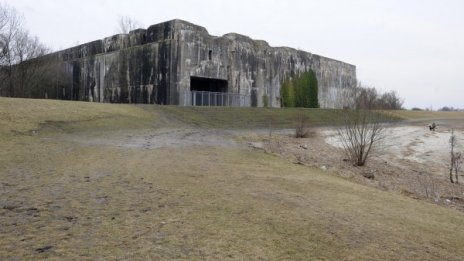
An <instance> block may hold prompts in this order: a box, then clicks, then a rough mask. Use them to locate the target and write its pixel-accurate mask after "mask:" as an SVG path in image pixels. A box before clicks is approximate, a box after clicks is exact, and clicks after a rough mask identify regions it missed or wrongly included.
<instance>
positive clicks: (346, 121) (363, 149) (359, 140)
mask: <svg viewBox="0 0 464 261" xmlns="http://www.w3.org/2000/svg"><path fill="white" fill-rule="evenodd" d="M390 120H391V116H389V115H388V114H384V113H380V112H375V111H371V110H344V111H343V112H342V125H341V127H339V128H338V130H337V134H338V136H339V138H340V141H341V143H342V145H343V148H344V151H345V153H346V156H347V157H348V159H349V160H350V161H351V162H352V163H353V164H354V165H355V166H364V165H365V164H366V161H367V159H368V158H369V156H370V155H371V153H372V152H373V151H375V150H377V149H380V147H381V146H382V141H383V140H384V139H385V138H386V136H387V132H386V128H385V123H386V122H388V121H390Z"/></svg>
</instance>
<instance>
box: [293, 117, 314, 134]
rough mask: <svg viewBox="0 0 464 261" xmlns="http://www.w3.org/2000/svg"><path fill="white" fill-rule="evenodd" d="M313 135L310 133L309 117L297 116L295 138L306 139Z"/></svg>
mask: <svg viewBox="0 0 464 261" xmlns="http://www.w3.org/2000/svg"><path fill="white" fill-rule="evenodd" d="M313 135H314V132H313V131H311V128H310V127H309V117H308V116H306V115H304V114H303V113H300V114H298V116H297V117H296V128H295V137H296V138H308V137H310V136H313Z"/></svg>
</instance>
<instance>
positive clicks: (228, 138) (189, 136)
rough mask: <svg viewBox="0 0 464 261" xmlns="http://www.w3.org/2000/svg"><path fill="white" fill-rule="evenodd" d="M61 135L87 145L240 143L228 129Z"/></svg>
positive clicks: (144, 146) (156, 146)
mask: <svg viewBox="0 0 464 261" xmlns="http://www.w3.org/2000/svg"><path fill="white" fill-rule="evenodd" d="M62 139H65V140H68V141H74V142H77V143H81V144H87V145H96V146H98V145H110V146H115V147H121V148H142V149H147V150H153V149H160V148H191V147H215V148H231V147H236V146H238V143H237V142H236V141H235V140H234V139H233V136H232V135H231V134H230V133H228V132H227V131H222V130H206V129H195V128H172V129H152V130H146V131H138V132H122V133H121V132H113V133H105V135H104V136H95V135H85V134H74V135H73V134H69V135H63V136H62Z"/></svg>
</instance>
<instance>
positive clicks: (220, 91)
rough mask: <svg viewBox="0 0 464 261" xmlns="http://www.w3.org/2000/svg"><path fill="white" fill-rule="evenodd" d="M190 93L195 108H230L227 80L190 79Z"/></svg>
mask: <svg viewBox="0 0 464 261" xmlns="http://www.w3.org/2000/svg"><path fill="white" fill-rule="evenodd" d="M190 91H191V95H192V97H191V98H192V105H193V106H230V105H229V103H230V100H231V98H230V97H228V93H227V81H226V80H221V79H214V78H203V77H190Z"/></svg>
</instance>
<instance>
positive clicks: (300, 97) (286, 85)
mask: <svg viewBox="0 0 464 261" xmlns="http://www.w3.org/2000/svg"><path fill="white" fill-rule="evenodd" d="M318 88H319V87H318V83H317V78H316V74H315V73H314V71H312V70H310V71H307V72H305V73H303V74H301V75H299V76H297V77H295V78H294V79H292V80H288V79H287V80H285V81H284V82H283V83H282V88H281V97H282V107H304V108H319V100H318V98H317V96H318Z"/></svg>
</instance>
